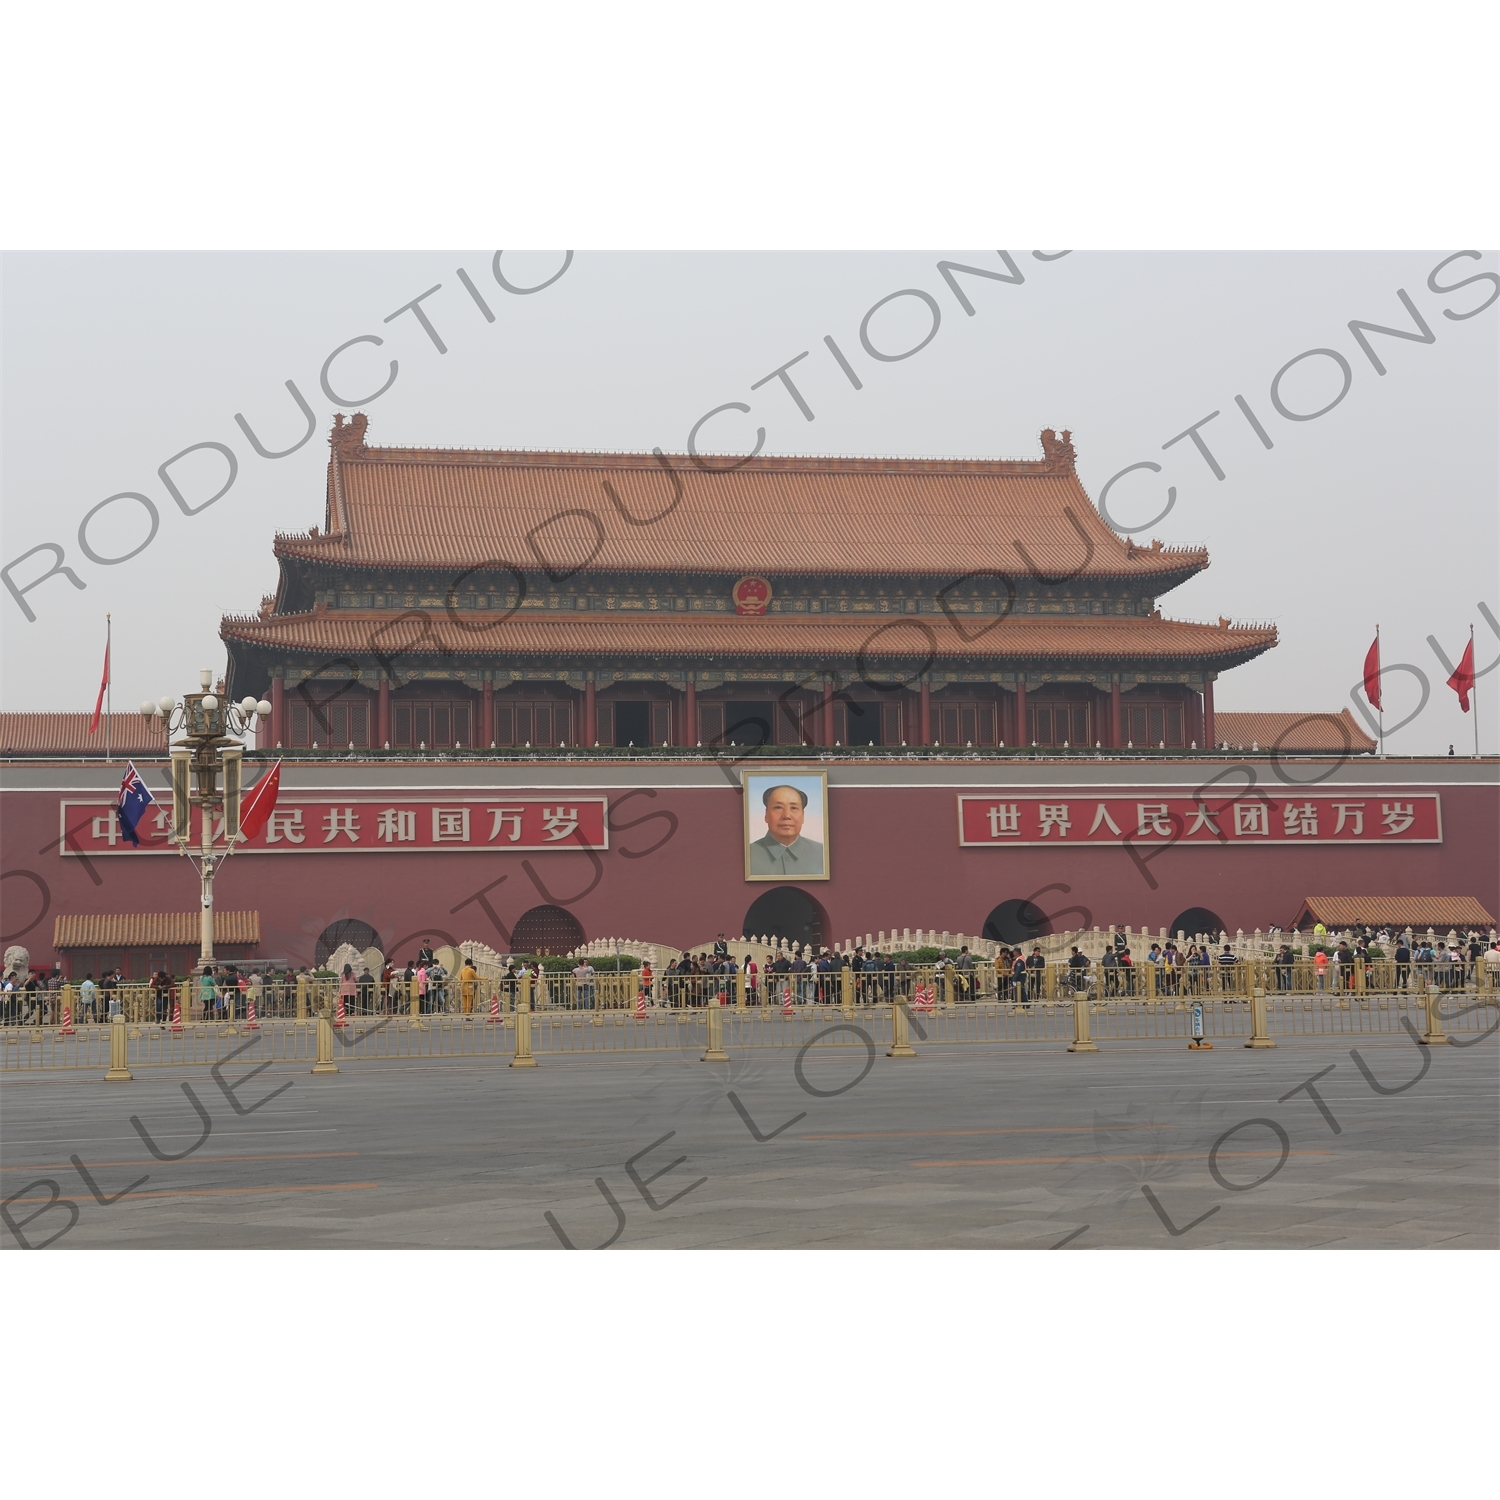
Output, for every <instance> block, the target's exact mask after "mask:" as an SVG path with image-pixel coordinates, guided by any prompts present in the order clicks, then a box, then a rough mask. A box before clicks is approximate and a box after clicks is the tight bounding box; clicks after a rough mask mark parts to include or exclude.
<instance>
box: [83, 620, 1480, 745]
mask: <svg viewBox="0 0 1500 1500" xmlns="http://www.w3.org/2000/svg"><path fill="white" fill-rule="evenodd" d="M1473 633H1474V632H1473V629H1472V627H1471V628H1470V631H1469V634H1470V635H1472V634H1473ZM113 638H114V625H113V623H112V621H111V619H110V614H109V611H108V610H105V612H104V764H105V765H108V764H109V762H110V753H109V749H110V746H109V734H110V729H111V728H112V727H113V726H112V725H111V723H110V720H111V719H112V718H113V717H114V711H115V697H114V692H113V687H114V677H115V664H114V661H113V659H112V658H111V656H110V651H109V648H110V646H111V645H112V644H113Z"/></svg>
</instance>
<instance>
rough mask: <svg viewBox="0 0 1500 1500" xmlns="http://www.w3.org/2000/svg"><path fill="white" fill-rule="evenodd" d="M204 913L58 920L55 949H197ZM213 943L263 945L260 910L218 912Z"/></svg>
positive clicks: (117, 914) (118, 914)
mask: <svg viewBox="0 0 1500 1500" xmlns="http://www.w3.org/2000/svg"><path fill="white" fill-rule="evenodd" d="M201 920H202V913H201V912H196V911H156V912H150V911H148V912H109V913H104V914H101V915H98V916H83V917H78V916H74V917H58V919H57V921H56V922H55V923H54V924H53V929H52V946H53V947H54V948H196V947H197V946H198V940H199V923H200V921H201ZM214 942H216V943H226V944H240V945H249V944H255V943H259V942H260V913H259V912H258V911H215V912H214Z"/></svg>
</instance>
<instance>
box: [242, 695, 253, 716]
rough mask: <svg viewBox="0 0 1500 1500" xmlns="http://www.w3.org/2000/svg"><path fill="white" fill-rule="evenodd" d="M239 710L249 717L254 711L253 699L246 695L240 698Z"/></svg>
mask: <svg viewBox="0 0 1500 1500" xmlns="http://www.w3.org/2000/svg"><path fill="white" fill-rule="evenodd" d="M240 712H241V713H242V714H244V715H245V717H246V718H249V717H250V715H251V714H253V713H254V712H255V699H254V698H251V697H250V696H248V695H246V696H245V697H243V698H241V699H240Z"/></svg>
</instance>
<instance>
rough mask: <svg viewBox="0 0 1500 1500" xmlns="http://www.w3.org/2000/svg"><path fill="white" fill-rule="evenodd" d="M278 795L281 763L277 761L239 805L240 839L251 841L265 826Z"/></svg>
mask: <svg viewBox="0 0 1500 1500" xmlns="http://www.w3.org/2000/svg"><path fill="white" fill-rule="evenodd" d="M280 794H281V762H280V761H279V760H278V761H277V762H276V764H275V765H274V766H272V767H271V771H270V774H269V775H267V776H262V777H261V779H260V780H259V781H257V782H256V783H255V785H254V786H253V787H251V788H250V791H249V794H248V795H247V796H246V797H245V799H244V801H243V802H241V803H240V838H241V839H253V838H254V837H255V835H256V834H258V833H259V832H260V831H261V829H262V828H264V827H265V826H266V824H267V823H268V822H269V821H270V818H271V814H272V812H274V811H275V809H276V798H277V797H278V796H279V795H280Z"/></svg>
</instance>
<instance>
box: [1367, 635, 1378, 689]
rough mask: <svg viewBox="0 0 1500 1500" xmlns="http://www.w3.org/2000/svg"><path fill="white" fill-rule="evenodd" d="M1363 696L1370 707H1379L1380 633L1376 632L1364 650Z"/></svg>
mask: <svg viewBox="0 0 1500 1500" xmlns="http://www.w3.org/2000/svg"><path fill="white" fill-rule="evenodd" d="M1365 697H1366V698H1368V699H1369V700H1370V707H1371V708H1379V707H1380V635H1379V633H1378V632H1377V634H1376V636H1375V640H1374V642H1373V643H1372V645H1371V646H1370V649H1369V650H1368V651H1367V652H1365Z"/></svg>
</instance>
